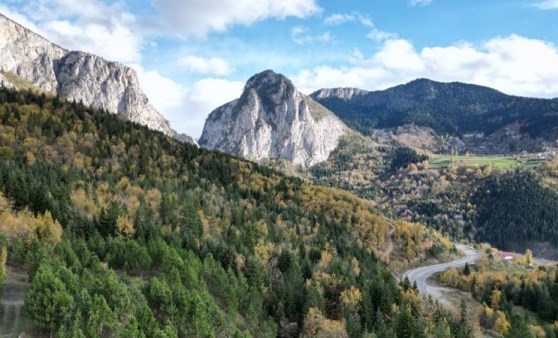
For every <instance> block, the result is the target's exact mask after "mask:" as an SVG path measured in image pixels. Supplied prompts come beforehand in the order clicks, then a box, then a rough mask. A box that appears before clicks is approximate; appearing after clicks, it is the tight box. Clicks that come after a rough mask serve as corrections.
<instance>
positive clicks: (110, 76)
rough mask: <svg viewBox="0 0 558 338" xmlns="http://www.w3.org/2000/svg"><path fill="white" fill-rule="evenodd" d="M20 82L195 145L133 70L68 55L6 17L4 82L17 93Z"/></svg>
mask: <svg viewBox="0 0 558 338" xmlns="http://www.w3.org/2000/svg"><path fill="white" fill-rule="evenodd" d="M2 73H3V74H2ZM8 75H9V76H8ZM14 79H21V80H22V81H24V82H25V83H29V84H30V85H32V86H33V87H36V88H38V89H40V90H43V91H45V92H49V93H52V94H58V95H60V96H62V97H65V98H66V99H68V100H75V101H77V102H80V101H81V102H83V104H85V105H89V106H92V107H95V108H99V109H104V110H106V111H108V112H110V113H114V114H118V115H121V116H123V117H124V118H126V119H128V120H130V121H132V122H136V123H139V124H142V125H145V126H147V127H149V128H150V129H153V130H158V131H161V132H163V133H165V134H166V135H169V136H173V137H176V138H177V139H180V140H182V141H187V142H191V143H195V141H194V140H193V139H192V138H190V137H187V136H184V135H178V134H177V133H176V131H174V130H173V129H172V128H171V127H170V125H169V122H168V121H167V120H166V119H165V118H164V117H163V116H162V115H161V114H160V113H159V112H158V111H157V110H156V109H155V108H154V107H153V106H152V105H151V104H150V103H149V99H148V98H147V96H146V95H145V94H144V93H143V91H142V89H141V87H140V85H139V81H138V78H137V74H136V72H135V71H134V70H133V69H132V68H129V67H126V66H124V65H121V64H119V63H117V62H110V61H107V60H104V59H103V58H101V57H98V56H96V55H92V54H88V53H84V52H78V51H69V50H66V49H64V48H62V47H60V46H58V45H56V44H53V43H51V42H50V41H48V40H46V39H45V38H43V37H41V36H40V35H38V34H36V33H33V32H32V31H30V30H28V29H26V28H24V27H23V26H21V25H19V24H17V23H15V22H14V21H12V20H10V19H8V18H7V17H5V16H3V15H1V14H0V80H1V81H2V82H3V83H4V85H5V86H8V87H16V88H17V87H18V83H17V82H18V81H15V80H14Z"/></svg>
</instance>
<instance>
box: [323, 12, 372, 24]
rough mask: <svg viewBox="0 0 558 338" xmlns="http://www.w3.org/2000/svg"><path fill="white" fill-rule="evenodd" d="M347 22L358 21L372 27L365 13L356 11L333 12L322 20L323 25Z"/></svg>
mask: <svg viewBox="0 0 558 338" xmlns="http://www.w3.org/2000/svg"><path fill="white" fill-rule="evenodd" d="M347 22H359V23H360V24H361V25H363V26H365V27H374V23H373V22H372V20H371V19H370V18H368V17H367V16H366V15H364V14H362V13H358V12H354V13H351V14H347V13H335V14H332V15H330V16H328V17H326V18H325V19H324V21H323V24H324V25H328V26H338V25H342V24H344V23H347Z"/></svg>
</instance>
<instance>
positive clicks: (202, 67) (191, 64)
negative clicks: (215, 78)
mask: <svg viewBox="0 0 558 338" xmlns="http://www.w3.org/2000/svg"><path fill="white" fill-rule="evenodd" d="M178 65H179V66H180V67H181V68H183V69H184V70H186V71H188V72H191V73H198V74H213V75H229V74H231V73H232V72H233V68H232V67H231V65H229V63H228V62H227V61H226V60H223V59H221V58H218V57H211V58H202V57H199V56H195V55H188V56H184V57H182V58H180V59H179V60H178Z"/></svg>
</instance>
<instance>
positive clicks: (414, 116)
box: [311, 79, 558, 139]
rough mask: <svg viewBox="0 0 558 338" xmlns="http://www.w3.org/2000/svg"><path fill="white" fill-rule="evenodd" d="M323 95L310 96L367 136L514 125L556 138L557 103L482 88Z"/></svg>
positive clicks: (412, 86)
mask: <svg viewBox="0 0 558 338" xmlns="http://www.w3.org/2000/svg"><path fill="white" fill-rule="evenodd" d="M333 91H334V90H333ZM324 93H327V90H323V91H318V92H316V93H313V94H312V95H311V97H312V98H313V99H315V100H316V101H318V102H320V103H321V104H323V105H324V106H325V107H327V108H328V109H330V110H331V111H333V112H334V113H335V114H336V115H337V116H339V118H340V119H341V120H343V122H345V123H346V124H347V125H348V126H349V127H351V128H353V129H355V130H358V131H359V132H361V133H363V134H366V135H368V134H371V133H372V132H373V130H374V129H375V128H393V127H398V126H402V125H406V124H415V125H418V126H423V127H430V128H432V129H433V130H434V131H436V132H437V133H439V134H453V135H463V134H464V133H470V132H483V133H487V134H490V133H492V132H494V131H496V130H498V129H501V128H504V127H505V126H507V125H509V124H513V123H516V122H517V123H520V124H521V125H522V132H523V133H527V134H529V135H531V136H532V137H548V138H549V139H552V138H554V139H555V136H556V135H557V130H556V122H558V115H557V113H558V105H557V103H556V101H553V100H548V99H535V98H525V97H517V96H510V95H506V94H503V93H501V92H498V91H496V90H494V89H491V88H487V87H482V86H476V85H470V84H465V83H459V82H453V83H441V82H436V81H431V80H427V79H419V80H415V81H411V82H409V83H407V84H404V85H400V86H396V87H393V88H389V89H387V90H383V91H373V92H367V91H356V94H354V95H353V96H351V97H349V98H344V97H339V96H336V95H327V94H324Z"/></svg>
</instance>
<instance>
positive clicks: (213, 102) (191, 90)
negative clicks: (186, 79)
mask: <svg viewBox="0 0 558 338" xmlns="http://www.w3.org/2000/svg"><path fill="white" fill-rule="evenodd" d="M134 68H135V69H136V71H137V72H138V77H139V80H140V83H141V86H142V88H143V90H144V92H145V94H146V95H147V97H149V99H150V102H151V103H152V104H153V106H154V107H155V108H157V109H158V110H159V111H160V112H161V113H163V115H164V116H165V117H166V118H167V119H168V120H169V121H170V123H171V126H172V127H173V128H174V129H175V130H177V131H178V132H181V133H186V134H188V135H190V136H193V137H195V138H197V137H199V136H200V135H201V132H202V130H203V125H204V123H205V119H206V118H207V116H208V115H209V113H211V111H213V110H214V109H215V108H217V107H219V106H221V105H222V104H224V103H226V102H229V101H232V100H233V99H236V98H238V97H240V94H241V93H242V89H243V88H244V84H243V83H242V82H237V81H228V80H222V79H215V78H205V79H201V80H199V81H197V82H195V83H194V84H193V85H192V86H191V87H185V86H182V85H180V84H178V83H176V82H175V81H173V80H171V79H169V78H167V77H165V76H163V75H161V74H160V73H159V72H157V71H146V70H144V69H143V68H142V67H141V66H138V65H134Z"/></svg>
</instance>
